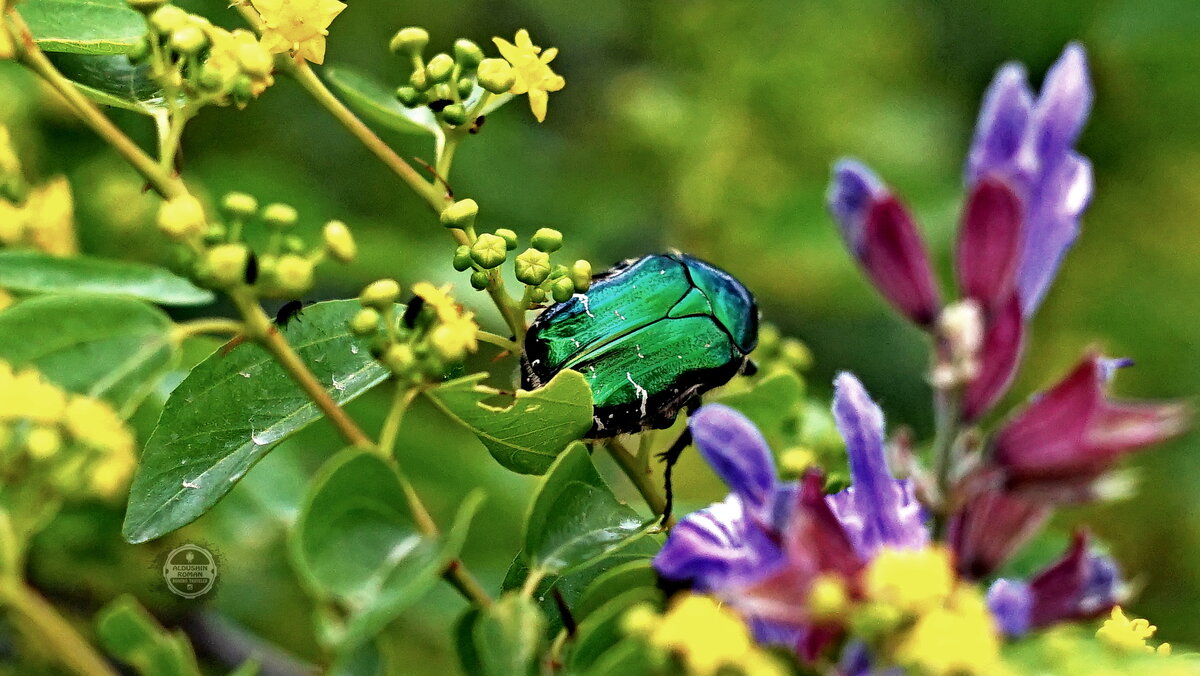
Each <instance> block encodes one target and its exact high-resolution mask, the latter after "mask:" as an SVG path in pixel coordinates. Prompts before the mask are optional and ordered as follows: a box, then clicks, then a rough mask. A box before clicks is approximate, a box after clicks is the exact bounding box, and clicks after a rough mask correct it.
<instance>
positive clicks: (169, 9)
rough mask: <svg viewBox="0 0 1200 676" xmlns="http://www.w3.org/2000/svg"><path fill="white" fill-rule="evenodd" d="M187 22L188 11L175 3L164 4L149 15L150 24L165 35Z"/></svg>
mask: <svg viewBox="0 0 1200 676" xmlns="http://www.w3.org/2000/svg"><path fill="white" fill-rule="evenodd" d="M187 24H188V13H187V12H185V11H183V10H182V9H179V8H178V7H176V6H175V5H164V6H162V7H159V8H158V9H156V10H154V13H153V14H151V15H150V26H151V27H152V28H154V30H156V31H158V32H159V33H162V34H163V35H167V34H168V33H172V32H174V31H175V30H177V29H179V28H183V27H184V26H186V25H187Z"/></svg>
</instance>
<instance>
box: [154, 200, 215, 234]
mask: <svg viewBox="0 0 1200 676" xmlns="http://www.w3.org/2000/svg"><path fill="white" fill-rule="evenodd" d="M204 220H205V219H204V208H203V207H202V206H200V200H198V199H196V198H195V197H192V196H191V195H179V196H178V197H172V198H171V199H169V200H167V201H166V202H163V203H162V205H161V206H159V208H158V228H159V230H162V231H163V232H165V233H166V234H167V235H168V236H170V237H172V238H174V239H183V238H185V237H189V236H192V235H198V234H200V233H202V232H203V231H204Z"/></svg>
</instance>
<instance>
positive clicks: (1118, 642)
mask: <svg viewBox="0 0 1200 676" xmlns="http://www.w3.org/2000/svg"><path fill="white" fill-rule="evenodd" d="M1156 631H1158V627H1156V626H1154V625H1153V624H1150V622H1149V621H1148V620H1144V619H1142V618H1134V619H1129V618H1128V617H1126V616H1125V611H1123V610H1122V609H1121V606H1114V607H1113V609H1112V613H1110V614H1109V617H1108V619H1107V620H1105V621H1104V624H1103V625H1101V626H1100V628H1099V629H1098V630H1096V638H1098V639H1100V640H1101V641H1103V642H1104V643H1105V644H1107V645H1108V646H1109V647H1110V648H1114V649H1116V650H1118V651H1120V652H1129V653H1137V652H1148V653H1152V652H1158V654H1160V655H1170V654H1171V645H1170V644H1169V643H1164V644H1162V645H1161V646H1159V647H1158V650H1157V651H1156V650H1155V649H1154V647H1152V646H1150V645H1149V643H1148V642H1147V640H1148V639H1149V638H1150V637H1152V636H1154V632H1156ZM1164 646H1165V648H1164Z"/></svg>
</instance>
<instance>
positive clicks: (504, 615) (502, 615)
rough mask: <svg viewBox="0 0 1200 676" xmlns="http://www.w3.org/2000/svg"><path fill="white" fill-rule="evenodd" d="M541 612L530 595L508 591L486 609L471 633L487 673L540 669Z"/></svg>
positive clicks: (515, 675)
mask: <svg viewBox="0 0 1200 676" xmlns="http://www.w3.org/2000/svg"><path fill="white" fill-rule="evenodd" d="M543 622H544V620H543V619H542V612H541V611H540V610H538V607H537V604H535V603H534V602H533V599H530V598H529V597H528V596H525V595H523V594H518V593H510V594H505V595H504V596H502V597H501V598H500V600H499V601H497V602H496V603H494V604H492V605H491V606H490V607H488V608H486V609H484V610H483V611H482V612H481V613H480V614H479V617H478V618H477V619H476V621H475V622H474V623H473V624H474V629H473V631H472V634H473V635H474V637H475V655H476V657H477V658H478V660H479V666H480V667H481V670H480V672H479V673H481V674H483V675H484V676H519V675H520V674H533V673H536V671H537V664H538V657H539V655H540V654H541V652H542V650H541V649H542V644H543V642H544V640H545V631H544V628H543V626H542V624H543Z"/></svg>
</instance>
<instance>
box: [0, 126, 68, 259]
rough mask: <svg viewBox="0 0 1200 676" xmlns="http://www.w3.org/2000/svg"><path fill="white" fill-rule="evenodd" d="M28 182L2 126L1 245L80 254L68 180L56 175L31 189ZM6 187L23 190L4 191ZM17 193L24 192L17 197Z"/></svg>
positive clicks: (0, 151) (0, 133) (6, 129)
mask: <svg viewBox="0 0 1200 676" xmlns="http://www.w3.org/2000/svg"><path fill="white" fill-rule="evenodd" d="M24 185H25V181H24V177H23V176H22V175H21V163H20V161H19V160H18V159H17V154H16V151H15V150H14V149H13V146H12V139H11V136H10V135H9V132H8V128H7V127H4V126H2V125H0V245H3V246H19V247H33V248H36V249H40V250H42V251H45V252H46V253H50V254H54V255H56V256H70V255H73V254H75V253H77V252H78V251H79V245H78V243H77V242H76V239H75V217H74V213H75V209H74V204H73V201H72V199H71V185H70V184H69V183H67V179H66V178H65V177H63V176H56V177H54V178H52V179H50V180H49V181H47V182H46V183H44V184H42V185H38V186H32V187H30V188H28V189H27V190H26V189H24ZM5 186H21V189H20V190H17V191H13V190H4V189H3V188H5ZM14 192H15V193H23V194H22V195H21V197H20V199H16V198H15V196H14ZM6 193H7V194H6ZM10 198H11V199H10Z"/></svg>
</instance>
